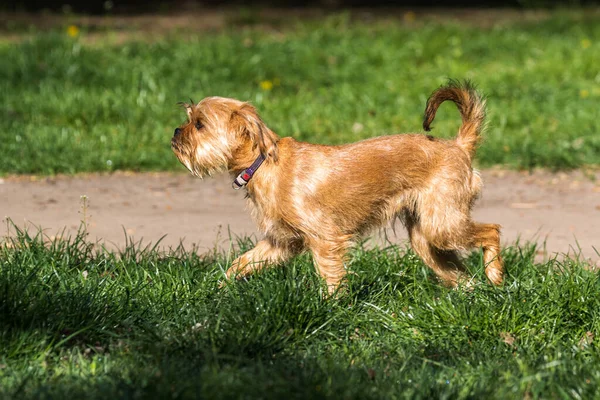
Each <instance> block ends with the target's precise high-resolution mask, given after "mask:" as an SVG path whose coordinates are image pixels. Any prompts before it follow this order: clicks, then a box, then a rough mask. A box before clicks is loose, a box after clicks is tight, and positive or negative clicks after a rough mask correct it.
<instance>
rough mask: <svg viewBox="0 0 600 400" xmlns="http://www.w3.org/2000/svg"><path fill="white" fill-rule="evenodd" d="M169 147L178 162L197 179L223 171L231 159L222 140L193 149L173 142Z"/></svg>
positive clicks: (207, 142) (202, 144)
mask: <svg viewBox="0 0 600 400" xmlns="http://www.w3.org/2000/svg"><path fill="white" fill-rule="evenodd" d="M171 147H172V149H173V152H174V153H175V155H176V156H177V158H178V159H179V161H180V162H181V163H182V164H183V165H184V166H185V167H186V168H187V169H188V170H189V171H190V172H191V173H192V174H193V175H195V176H197V177H199V178H204V177H206V176H210V175H212V174H214V173H216V172H221V171H223V170H225V169H226V168H227V163H228V160H229V158H230V157H231V155H230V153H231V151H230V149H229V146H228V143H227V141H226V140H223V139H222V140H219V139H216V140H207V141H204V142H202V143H200V144H198V145H197V146H195V147H193V146H184V145H182V144H181V143H177V142H173V143H172V144H171Z"/></svg>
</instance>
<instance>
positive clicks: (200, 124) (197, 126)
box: [196, 121, 204, 130]
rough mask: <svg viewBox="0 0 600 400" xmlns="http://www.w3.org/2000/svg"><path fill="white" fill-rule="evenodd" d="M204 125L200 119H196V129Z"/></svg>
mask: <svg viewBox="0 0 600 400" xmlns="http://www.w3.org/2000/svg"><path fill="white" fill-rule="evenodd" d="M203 127H204V125H202V122H200V121H196V129H198V130H200V129H202V128H203Z"/></svg>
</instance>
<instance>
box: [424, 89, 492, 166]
mask: <svg viewBox="0 0 600 400" xmlns="http://www.w3.org/2000/svg"><path fill="white" fill-rule="evenodd" d="M446 100H451V101H453V102H454V103H455V104H456V106H457V107H458V110H459V111H460V115H461V116H462V125H461V127H460V128H459V130H458V137H457V139H456V142H457V143H458V145H459V146H461V147H462V148H463V149H465V151H466V152H467V153H468V154H470V155H471V156H472V155H473V153H474V152H475V148H476V147H477V144H478V142H479V139H480V134H481V131H482V130H483V128H484V121H485V99H484V98H483V97H482V96H481V95H480V94H479V93H478V92H477V90H475V87H474V86H473V84H472V83H471V82H469V81H464V82H459V81H455V80H449V81H448V83H447V84H446V85H444V86H442V87H440V88H439V89H437V90H436V91H435V92H433V93H432V94H431V96H430V97H429V99H428V100H427V107H426V108H425V116H424V119H423V129H425V130H426V131H429V130H431V127H430V125H431V123H432V122H433V119H434V118H435V113H436V112H437V109H438V107H439V106H440V104H442V103H443V102H444V101H446Z"/></svg>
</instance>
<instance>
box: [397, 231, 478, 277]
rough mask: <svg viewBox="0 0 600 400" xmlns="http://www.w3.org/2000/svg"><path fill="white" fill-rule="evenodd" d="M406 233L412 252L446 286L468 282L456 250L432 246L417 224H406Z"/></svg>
mask: <svg viewBox="0 0 600 400" xmlns="http://www.w3.org/2000/svg"><path fill="white" fill-rule="evenodd" d="M408 234H409V236H410V244H411V246H412V248H413V250H414V252H415V253H417V254H418V255H419V256H420V257H421V259H422V260H423V262H424V263H425V264H427V265H428V266H429V267H430V268H431V269H432V270H433V272H435V274H436V275H437V276H438V277H439V278H440V280H441V281H442V282H443V283H444V284H445V285H446V286H450V287H456V286H458V285H459V284H461V283H462V284H468V276H467V274H466V270H465V267H464V266H463V264H462V262H461V261H460V258H459V256H458V253H457V251H455V250H441V249H438V248H436V247H434V246H432V245H431V243H430V241H429V240H428V238H427V237H426V236H425V235H424V234H423V232H421V230H420V228H419V226H418V225H411V226H408Z"/></svg>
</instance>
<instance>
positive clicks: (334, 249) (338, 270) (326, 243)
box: [310, 240, 349, 295]
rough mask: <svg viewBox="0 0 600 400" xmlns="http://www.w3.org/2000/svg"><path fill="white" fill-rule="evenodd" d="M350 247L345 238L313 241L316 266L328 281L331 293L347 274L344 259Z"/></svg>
mask: <svg viewBox="0 0 600 400" xmlns="http://www.w3.org/2000/svg"><path fill="white" fill-rule="evenodd" d="M348 247H349V245H348V243H347V242H346V241H345V240H341V241H330V240H318V241H316V240H313V241H311V244H310V250H311V252H312V254H313V259H314V262H315V266H316V268H317V269H318V271H319V274H320V275H321V277H322V278H323V279H324V280H325V282H326V283H327V291H328V292H329V294H330V295H331V294H333V293H334V292H335V291H336V290H337V288H338V287H339V286H340V283H341V281H342V279H344V277H345V276H346V269H345V268H344V260H345V258H346V253H347V251H348Z"/></svg>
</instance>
